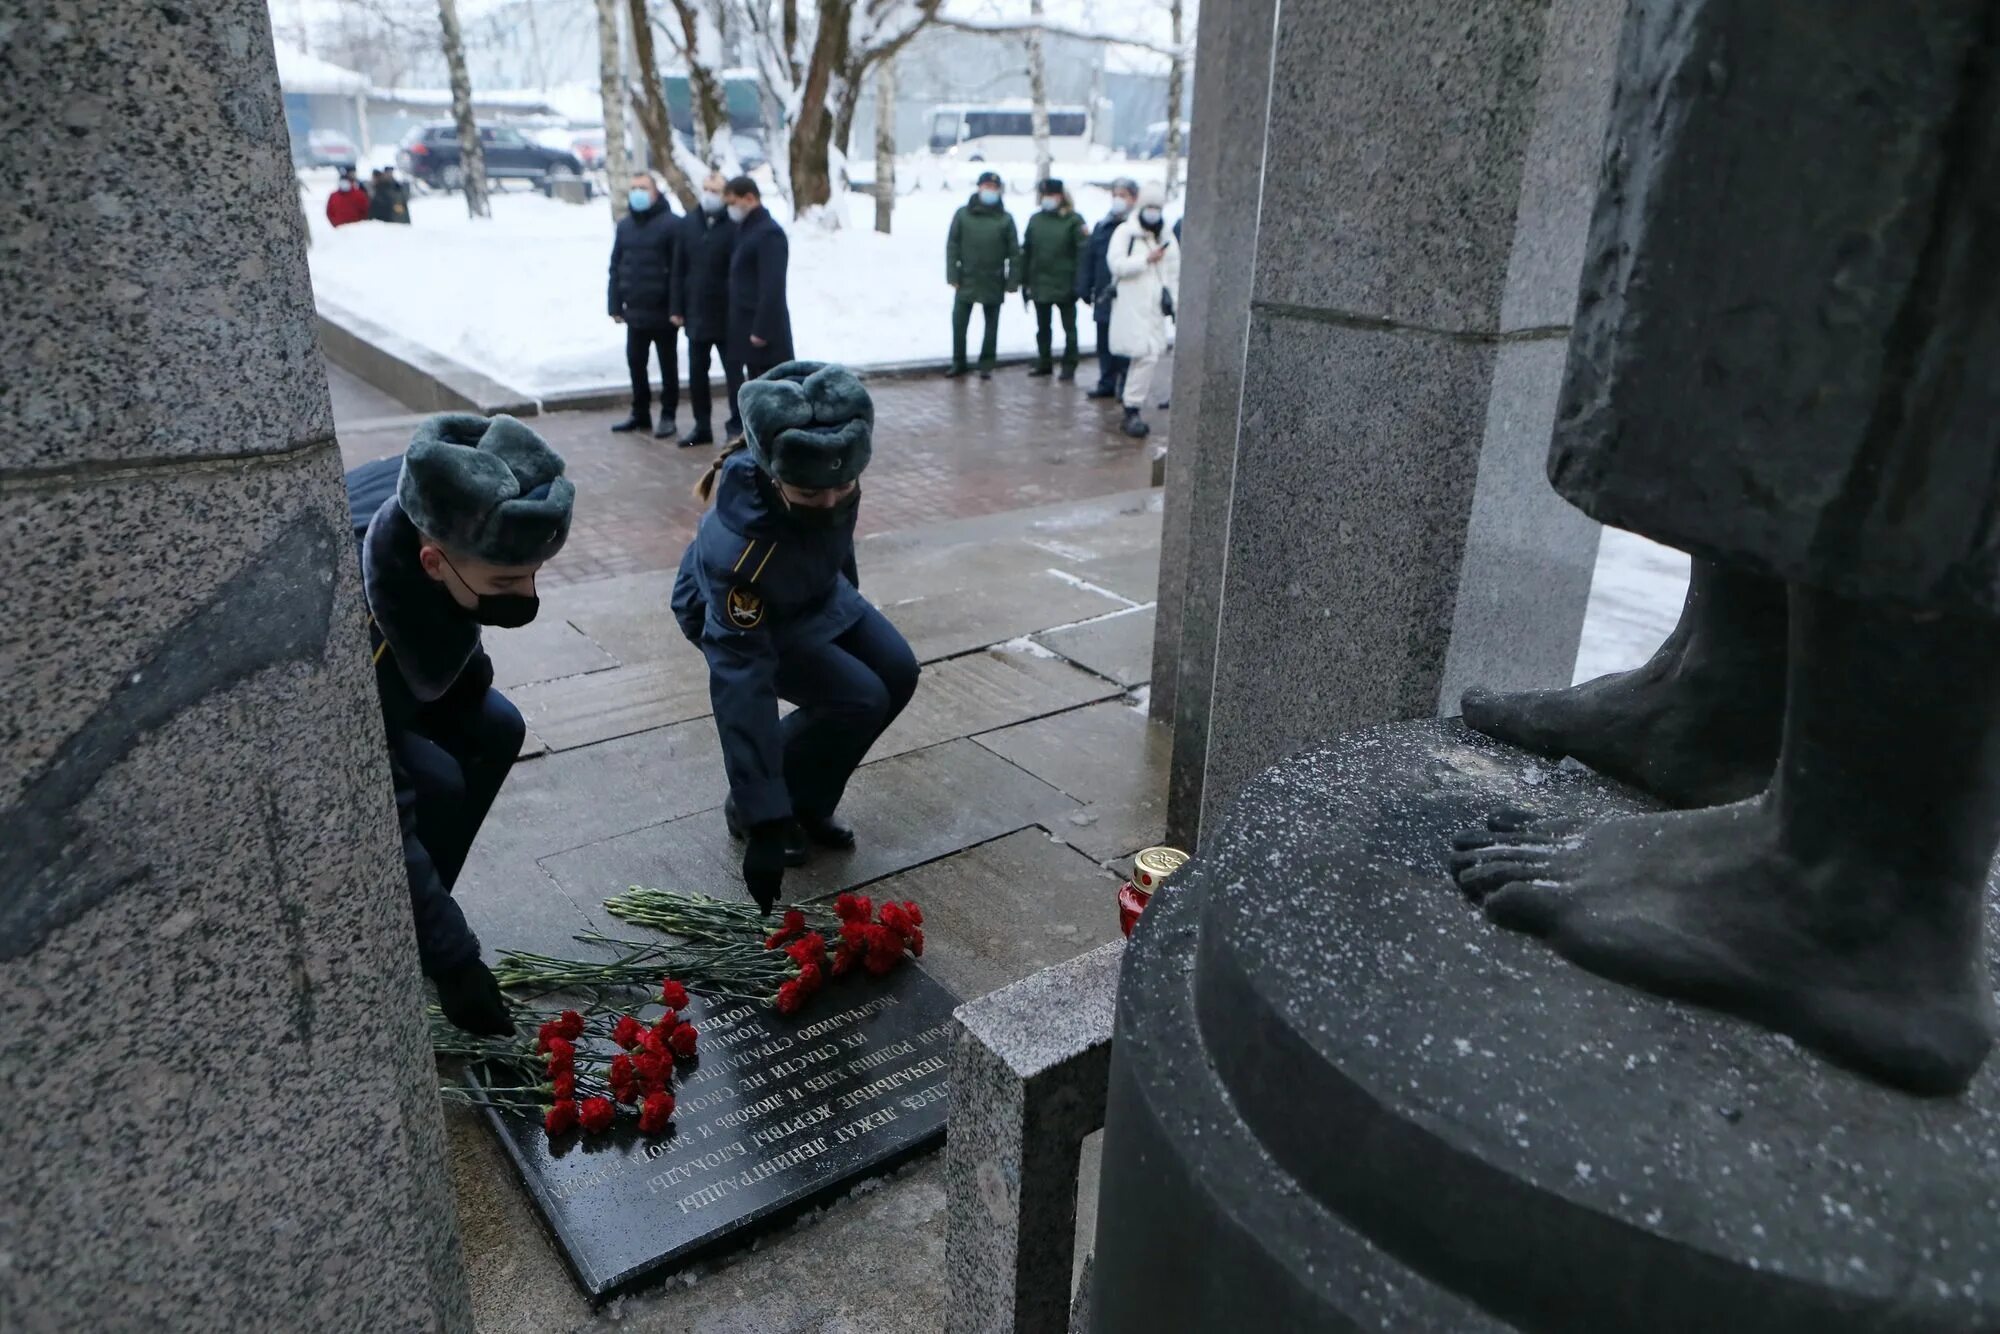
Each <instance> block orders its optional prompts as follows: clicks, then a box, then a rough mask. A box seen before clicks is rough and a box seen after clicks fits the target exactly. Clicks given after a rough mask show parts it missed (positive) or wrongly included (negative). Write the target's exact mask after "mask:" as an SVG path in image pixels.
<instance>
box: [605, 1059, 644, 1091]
mask: <svg viewBox="0 0 2000 1334" xmlns="http://www.w3.org/2000/svg"><path fill="white" fill-rule="evenodd" d="M638 1077H639V1067H638V1066H636V1065H634V1064H632V1058H631V1057H630V1056H614V1057H612V1058H611V1075H610V1079H611V1082H612V1083H614V1084H629V1083H631V1082H632V1081H633V1080H635V1079H637V1078H638Z"/></svg>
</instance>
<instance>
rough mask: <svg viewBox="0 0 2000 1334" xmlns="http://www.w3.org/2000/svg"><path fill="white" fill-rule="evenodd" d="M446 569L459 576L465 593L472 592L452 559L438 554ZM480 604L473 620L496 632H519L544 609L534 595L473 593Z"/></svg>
mask: <svg viewBox="0 0 2000 1334" xmlns="http://www.w3.org/2000/svg"><path fill="white" fill-rule="evenodd" d="M438 557H439V559H441V560H443V561H444V563H445V566H446V568H448V569H449V570H450V571H451V572H452V573H453V574H457V575H458V582H460V583H461V584H465V591H466V592H468V593H471V592H472V585H471V584H466V583H465V576H464V575H462V574H458V567H457V566H456V565H453V564H452V563H451V557H449V556H447V555H445V554H444V552H443V551H439V552H438ZM473 596H474V597H476V598H477V599H479V603H478V605H477V606H475V607H474V608H473V609H472V619H473V620H475V621H478V622H479V623H480V624H481V625H490V626H492V627H494V628H495V629H496V630H518V629H520V628H521V627H522V626H524V625H526V624H527V623H528V622H529V621H532V620H534V619H535V613H536V612H538V611H540V610H541V609H542V600H541V599H540V598H539V597H537V596H535V595H534V594H533V593H473Z"/></svg>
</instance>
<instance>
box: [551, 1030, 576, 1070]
mask: <svg viewBox="0 0 2000 1334" xmlns="http://www.w3.org/2000/svg"><path fill="white" fill-rule="evenodd" d="M548 1050H549V1073H550V1074H552V1075H556V1074H561V1073H562V1072H563V1071H565V1070H569V1069H572V1068H574V1067H575V1065H576V1046H575V1044H574V1043H572V1042H571V1041H570V1040H569V1039H568V1038H550V1039H549V1049H548Z"/></svg>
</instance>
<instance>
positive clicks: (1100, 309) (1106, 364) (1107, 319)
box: [1097, 301, 1132, 394]
mask: <svg viewBox="0 0 2000 1334" xmlns="http://www.w3.org/2000/svg"><path fill="white" fill-rule="evenodd" d="M1131 365H1132V358H1130V357H1114V356H1112V355H1111V303H1110V302H1109V301H1100V302H1098V303H1097V387H1098V388H1099V389H1103V390H1106V391H1108V392H1110V393H1114V394H1122V393H1124V392H1125V372H1126V370H1127V369H1129V368H1130V367H1131Z"/></svg>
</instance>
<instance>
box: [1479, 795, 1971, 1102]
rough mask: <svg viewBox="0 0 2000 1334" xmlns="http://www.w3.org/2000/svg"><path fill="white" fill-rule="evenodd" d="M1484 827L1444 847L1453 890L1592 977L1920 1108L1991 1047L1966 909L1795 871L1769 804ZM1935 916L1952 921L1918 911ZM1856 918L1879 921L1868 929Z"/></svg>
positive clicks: (1844, 858)
mask: <svg viewBox="0 0 2000 1334" xmlns="http://www.w3.org/2000/svg"><path fill="white" fill-rule="evenodd" d="M1488 825H1489V827H1488V828H1487V829H1485V830H1480V831H1476V832H1473V833H1468V834H1462V835H1460V836H1459V837H1458V838H1457V839H1456V840H1455V851H1454V852H1453V854H1452V857H1451V866H1452V873H1453V875H1454V876H1455V878H1456V879H1457V880H1458V883H1459V886H1460V887H1461V888H1462V889H1463V890H1464V891H1465V893H1466V894H1467V896H1468V897H1470V898H1471V899H1472V900H1473V901H1474V902H1476V903H1478V904H1480V906H1481V907H1483V908H1484V909H1485V910H1486V914H1487V916H1489V917H1490V918H1492V919H1493V921H1494V922H1495V923H1497V924H1498V925H1500V926H1504V927H1508V928H1510V929H1512V930H1516V931H1525V932H1528V933H1530V934H1532V935H1536V936H1540V937H1541V938H1543V939H1544V940H1545V941H1547V942H1548V944H1549V945H1550V946H1551V947H1552V948H1554V949H1555V950H1556V952H1557V953H1559V954H1561V955H1562V956H1563V957H1565V958H1567V959H1569V960H1571V961H1572V962H1574V963H1576V964H1578V965H1580V966H1582V967H1584V968H1587V969H1589V970H1590V971H1591V972H1593V973H1597V974H1599V975H1600V976H1603V977H1608V978H1611V979H1612V980H1614V981H1617V982H1623V983H1627V984H1629V985H1631V986H1636V987H1643V988H1644V989H1646V990H1648V991H1652V992H1655V993H1657V994H1659V995H1663V996H1669V997H1673V998H1675V999H1679V1000H1687V1001H1693V1002H1695V1003H1697V1004H1701V1005H1706V1006H1709V1007H1711V1008H1713V1009H1717V1010H1722V1011H1724V1012H1726V1013H1729V1014H1735V1015H1739V1016H1741V1017H1743V1018H1745V1019H1749V1020H1752V1021H1754V1022H1756V1023H1759V1024H1762V1025H1764V1026H1765V1027H1768V1028H1772V1029H1775V1030H1777V1031H1778V1032H1780V1033H1784V1034H1786V1035H1788V1036H1790V1037H1792V1038H1794V1039H1796V1040H1797V1041H1799V1042H1800V1043H1803V1044H1804V1045H1806V1046H1808V1047H1811V1048H1813V1049H1814V1050H1816V1051H1818V1052H1820V1053H1822V1054H1823V1055H1825V1056H1827V1057H1829V1058H1831V1059H1833V1060H1835V1061H1838V1062H1840V1063H1841V1064H1843V1065H1847V1066H1850V1067H1852V1068H1854V1069H1856V1070H1859V1071H1861V1072H1862V1073H1864V1074H1868V1075H1871V1076H1873V1077H1874V1078H1877V1079H1880V1080H1883V1081H1884V1082H1887V1083H1890V1084H1895V1085H1897V1086H1899V1087H1902V1088H1906V1089H1909V1090H1911V1091H1912V1092H1916V1093H1926V1094H1949V1093H1956V1092H1958V1091H1960V1090H1961V1089H1963V1088H1964V1087H1965V1085H1966V1083H1967V1082H1968V1081H1969V1080H1970V1079H1971V1078H1972V1075H1973V1073H1974V1072H1975V1071H1977V1070H1978V1068H1979V1065H1980V1062H1981V1061H1982V1060H1984V1059H1985V1056H1986V1053H1987V1050H1988V1048H1989V1047H1991V1045H1992V1042H1993V1030H1992V1016H1991V1013H1990V1004H1989V1002H1988V999H1987V996H1986V989H1985V986H1984V978H1983V969H1982V967H1981V964H1980V956H1979V948H1980V934H1979V930H1980V920H1979V916H1978V911H1977V908H1978V900H1977V898H1976V897H1974V898H1971V899H1969V900H1968V899H1967V897H1966V896H1964V895H1961V894H1952V893H1945V894H1940V893H1939V892H1938V891H1939V887H1937V886H1933V885H1926V884H1920V883H1914V882H1915V881H1916V880H1918V879H1919V878H1920V877H1919V876H1918V875H1915V874H1913V873H1912V871H1911V870H1910V869H1909V868H1907V867H1901V868H1899V867H1894V866H1884V865H1871V864H1868V863H1865V862H1860V861H1857V860H1855V859H1854V858H1853V857H1852V855H1851V852H1850V851H1849V850H1843V851H1842V853H1841V854H1840V855H1838V856H1837V857H1834V858H1829V859H1826V860H1824V861H1818V862H1815V861H1811V860H1807V859H1804V858H1801V857H1800V856H1799V855H1797V854H1796V853H1795V852H1789V851H1787V850H1786V848H1785V847H1784V840H1783V838H1782V836H1781V831H1780V828H1779V820H1778V818H1777V815H1776V813H1775V804H1774V803H1773V802H1771V801H1769V800H1768V799H1762V798H1760V799H1757V800H1751V801H1743V802H1738V803H1736V804H1734V805H1730V806H1721V807H1716V808H1714V809H1712V810H1703V811H1687V812H1670V813H1665V814H1657V815H1635V816H1625V817H1621V818H1618V819H1612V820H1606V821H1603V822H1601V823H1598V824H1595V825H1581V824H1577V823H1574V822H1569V821H1546V822H1536V821H1533V820H1531V819H1530V818H1528V817H1524V816H1521V815H1518V814H1502V815H1496V816H1494V817H1493V819H1492V820H1490V821H1489V822H1488ZM1942 903H1951V904H1955V905H1958V908H1959V910H1956V911H1950V912H1944V913H1925V912H1923V911H1921V910H1916V911H1913V909H1915V908H1917V905H1923V904H1932V905H1937V904H1942ZM1857 904H1873V905H1878V910H1877V911H1875V912H1873V913H1872V914H1870V915H1868V917H1867V918H1866V919H1865V920H1864V919H1863V918H1862V917H1859V916H1857V915H1856V914H1855V913H1854V912H1853V909H1854V907H1855V906H1856V905H1857ZM1836 905H1837V906H1836ZM1968 906H1969V907H1970V909H1971V911H1970V912H1969V913H1968V912H1966V911H1964V910H1963V909H1964V908H1966V907H1968ZM1829 908H1833V909H1834V910H1833V911H1829Z"/></svg>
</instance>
